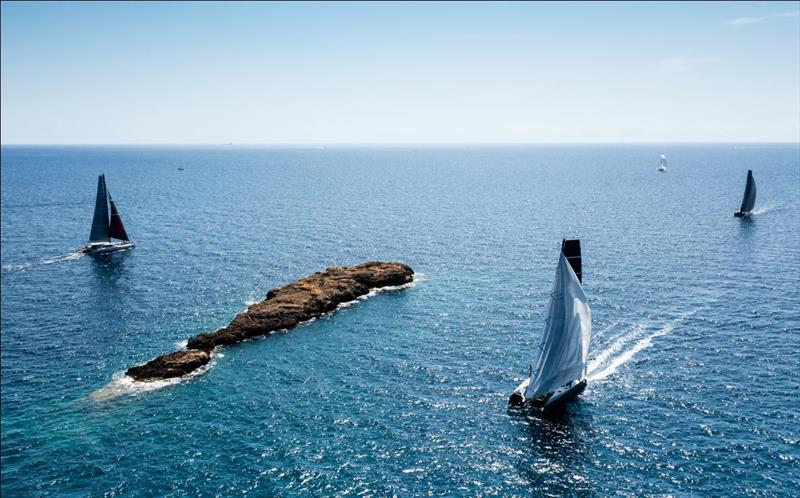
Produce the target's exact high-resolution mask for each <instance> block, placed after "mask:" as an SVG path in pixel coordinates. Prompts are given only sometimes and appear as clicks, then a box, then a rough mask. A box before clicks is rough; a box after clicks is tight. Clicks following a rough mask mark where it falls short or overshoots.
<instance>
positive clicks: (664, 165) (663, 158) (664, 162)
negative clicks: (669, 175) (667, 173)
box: [658, 154, 680, 169]
mask: <svg viewBox="0 0 800 498" xmlns="http://www.w3.org/2000/svg"><path fill="white" fill-rule="evenodd" d="M658 165H659V166H660V167H661V168H664V169H667V156H665V155H664V154H661V161H659V163H658ZM679 166H680V165H679Z"/></svg>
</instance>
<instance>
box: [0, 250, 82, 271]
mask: <svg viewBox="0 0 800 498" xmlns="http://www.w3.org/2000/svg"><path fill="white" fill-rule="evenodd" d="M83 256H85V253H83V252H80V251H76V252H71V253H69V254H65V255H64V256H56V257H50V258H44V259H40V260H39V261H28V262H27V263H9V264H6V265H3V270H5V271H9V272H11V271H19V270H25V269H27V268H31V267H34V266H43V265H52V264H53V263H61V262H63V261H74V260H76V259H80V258H82V257H83Z"/></svg>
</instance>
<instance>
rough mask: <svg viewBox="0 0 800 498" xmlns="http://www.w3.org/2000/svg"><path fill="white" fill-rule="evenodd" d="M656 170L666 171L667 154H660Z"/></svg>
mask: <svg viewBox="0 0 800 498" xmlns="http://www.w3.org/2000/svg"><path fill="white" fill-rule="evenodd" d="M658 171H660V172H662V173H663V172H665V171H667V156H665V155H664V154H661V160H660V161H659V163H658Z"/></svg>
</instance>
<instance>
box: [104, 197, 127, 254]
mask: <svg viewBox="0 0 800 498" xmlns="http://www.w3.org/2000/svg"><path fill="white" fill-rule="evenodd" d="M108 202H110V203H111V223H110V224H109V226H108V236H109V237H113V238H115V239H119V240H124V241H126V242H127V241H129V240H130V239H129V238H128V233H127V232H126V231H125V225H123V224H122V217H121V216H120V215H119V211H117V206H115V205H114V199H112V198H111V194H108Z"/></svg>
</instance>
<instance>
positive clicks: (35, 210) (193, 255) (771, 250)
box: [2, 145, 800, 496]
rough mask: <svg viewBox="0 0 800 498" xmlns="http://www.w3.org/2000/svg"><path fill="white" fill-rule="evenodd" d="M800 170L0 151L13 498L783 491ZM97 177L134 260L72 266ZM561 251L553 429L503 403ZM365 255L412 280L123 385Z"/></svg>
mask: <svg viewBox="0 0 800 498" xmlns="http://www.w3.org/2000/svg"><path fill="white" fill-rule="evenodd" d="M662 152H664V153H666V154H667V156H668V157H669V159H670V169H669V172H668V173H666V174H658V173H656V167H657V162H658V157H659V154H660V153H662ZM798 155H799V152H798V147H797V146H790V145H786V146H778V145H771V146H763V147H754V148H746V149H742V148H736V147H734V146H729V145H719V146H701V145H695V146H678V145H671V146H570V147H556V146H541V147H475V148H445V147H442V148H332V149H247V148H235V147H218V148H214V147H210V148H195V149H189V148H102V147H98V148H77V147H75V148H24V147H13V148H4V149H3V152H2V211H3V216H2V246H3V250H2V266H3V267H2V491H3V494H7V495H8V496H46V495H58V494H69V495H73V496H85V495H89V496H104V495H105V496H150V495H167V496H213V495H234V494H236V495H238V494H250V495H280V496H308V495H318V496H331V495H359V496H363V495H373V496H383V495H391V494H397V495H399V496H409V495H421V494H427V495H434V496H437V495H441V496H453V495H468V496H530V495H537V494H546V495H564V494H576V495H595V496H608V495H615V494H616V495H628V496H634V495H647V494H655V495H664V494H672V495H679V496H685V495H702V496H731V495H745V494H749V495H764V496H773V495H791V494H797V493H798V488H800V446H799V445H800V442H799V441H798V440H799V439H800V436H798V426H799V422H800V403H798V399H797V396H798V393H799V392H800V390H799V389H798V388H800V384H799V383H798V381H797V377H796V375H795V374H796V371H797V368H798V351H800V304H799V303H800V281H799V280H798V279H799V278H800V277H799V276H798V275H800V228H799V227H800V225H799V223H800V222H798V220H800V157H798ZM179 163H180V165H181V166H182V167H184V168H185V169H184V171H178V170H177V166H178V164H179ZM747 168H752V169H753V170H754V173H755V178H756V181H757V182H758V189H759V190H758V200H757V210H756V214H755V216H753V217H752V219H751V220H749V221H748V220H744V221H742V220H738V219H735V218H734V217H733V211H734V210H735V209H736V208H737V207H738V203H739V202H740V200H741V194H742V191H743V188H744V180H745V175H746V171H747ZM100 172H105V173H106V176H107V180H108V185H109V189H110V191H111V192H112V194H113V195H114V199H115V201H116V202H117V204H118V205H119V208H120V210H121V212H122V215H123V218H124V220H125V223H126V226H127V228H128V232H129V233H130V234H131V235H132V237H133V238H134V240H135V241H136V243H137V247H136V249H135V250H134V251H132V252H130V253H128V254H125V255H120V256H115V257H113V258H111V259H108V260H105V261H97V260H94V259H92V258H89V257H79V256H78V255H75V254H73V252H74V250H75V249H76V248H78V247H80V246H81V245H82V244H84V243H85V239H86V238H87V236H88V232H89V224H90V221H91V215H92V209H93V202H94V195H95V192H94V189H95V186H96V175H97V174H99V173H100ZM562 237H580V238H581V241H582V245H583V250H584V257H585V259H584V275H585V288H586V292H587V295H588V296H589V298H590V303H591V306H592V310H593V316H594V331H595V336H594V339H593V343H592V347H591V356H592V357H593V361H592V364H591V366H590V377H591V378H592V379H593V382H591V383H590V384H589V388H588V389H587V390H586V392H585V393H584V395H583V396H582V398H581V400H580V402H579V403H577V404H575V405H573V406H572V407H571V408H570V410H569V412H568V413H567V414H566V415H565V416H564V417H562V418H561V419H559V420H556V421H545V420H540V419H536V418H524V417H520V416H518V415H513V414H509V413H508V412H507V410H506V399H507V395H508V394H509V392H510V391H511V390H512V389H513V388H514V387H515V386H516V385H517V383H518V382H519V381H520V380H521V379H522V378H523V377H524V376H525V375H526V374H527V371H528V365H529V364H530V363H531V362H532V361H533V354H534V347H535V344H536V342H537V340H538V338H539V335H540V333H541V330H542V327H543V321H544V316H543V314H544V313H545V312H546V309H547V297H548V294H549V291H550V287H551V285H552V279H553V275H554V272H555V266H556V262H557V259H556V258H557V251H558V247H559V243H560V239H561V238H562ZM370 259H381V260H401V261H404V262H407V263H409V264H410V265H411V266H412V267H414V269H415V270H417V272H419V273H421V274H422V278H421V279H420V280H419V281H418V282H417V284H416V285H415V286H413V287H411V288H408V289H405V290H401V291H395V292H387V293H381V294H378V295H376V296H374V297H372V298H370V299H368V300H363V301H359V302H357V303H356V304H354V305H353V306H349V307H347V308H344V309H342V310H339V311H338V312H336V313H334V314H332V315H329V316H326V317H323V318H321V319H319V320H316V321H313V322H311V323H309V324H306V325H303V326H301V327H298V328H296V329H295V330H292V331H290V332H288V333H282V334H277V335H274V336H272V337H269V338H266V339H262V340H256V341H251V342H248V343H245V344H241V345H239V346H236V347H232V348H227V349H225V350H224V351H223V354H220V355H217V357H216V358H215V362H214V365H213V367H212V368H211V369H209V370H208V371H207V372H205V373H203V374H202V375H198V376H196V377H195V378H193V379H189V380H186V381H182V382H173V383H170V385H168V386H164V387H163V388H160V389H155V390H143V389H132V388H131V386H130V385H126V383H125V381H124V379H121V378H120V373H121V372H122V371H124V370H125V369H126V368H127V367H129V366H132V365H134V364H138V363H141V362H144V361H147V360H149V359H151V358H152V357H154V356H156V355H158V354H162V353H166V352H169V351H172V350H174V349H175V348H176V347H178V346H179V345H180V344H185V341H186V339H187V338H188V337H190V336H191V335H194V334H196V333H199V332H202V331H210V330H214V329H216V328H217V327H220V326H222V325H225V324H227V323H228V321H230V319H231V318H232V317H233V316H234V315H235V314H236V313H238V312H240V311H242V310H243V309H244V308H245V307H246V304H245V303H248V302H252V301H256V300H260V299H262V298H263V296H264V294H265V293H266V292H267V290H268V289H270V288H271V287H274V286H278V285H282V284H285V283H288V282H290V281H293V280H295V279H297V278H299V277H302V276H304V275H306V274H309V273H312V272H314V271H318V270H320V269H322V268H325V267H326V266H330V265H334V264H352V263H357V262H361V261H364V260H370Z"/></svg>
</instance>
